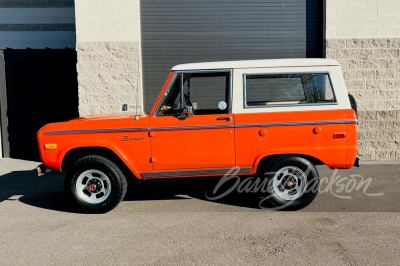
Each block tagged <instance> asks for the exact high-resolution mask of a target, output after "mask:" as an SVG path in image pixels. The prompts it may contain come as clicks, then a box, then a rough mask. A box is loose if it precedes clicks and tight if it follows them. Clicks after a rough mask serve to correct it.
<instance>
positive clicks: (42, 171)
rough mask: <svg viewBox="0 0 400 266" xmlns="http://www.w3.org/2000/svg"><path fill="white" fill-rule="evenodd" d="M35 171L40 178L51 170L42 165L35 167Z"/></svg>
mask: <svg viewBox="0 0 400 266" xmlns="http://www.w3.org/2000/svg"><path fill="white" fill-rule="evenodd" d="M36 170H37V171H38V176H42V175H44V174H45V173H48V172H50V171H51V169H49V168H47V167H46V166H45V165H44V164H40V165H38V167H36Z"/></svg>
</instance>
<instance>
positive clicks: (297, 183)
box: [272, 166, 308, 201]
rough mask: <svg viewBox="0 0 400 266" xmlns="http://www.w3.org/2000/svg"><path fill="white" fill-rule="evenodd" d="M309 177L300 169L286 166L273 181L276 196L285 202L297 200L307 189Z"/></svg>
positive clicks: (276, 174) (277, 173)
mask: <svg viewBox="0 0 400 266" xmlns="http://www.w3.org/2000/svg"><path fill="white" fill-rule="evenodd" d="M307 183H308V182H307V175H306V174H305V173H304V172H303V171H302V170H301V169H300V168H298V167H295V166H286V167H283V168H281V169H279V170H278V171H277V172H276V173H275V175H274V177H273V179H272V187H273V189H274V192H275V194H276V195H277V196H278V197H279V198H281V199H283V200H290V201H292V200H296V199H298V198H300V197H301V196H302V195H303V194H304V192H305V191H306V189H307Z"/></svg>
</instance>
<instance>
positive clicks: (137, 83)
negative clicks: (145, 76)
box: [135, 54, 140, 120]
mask: <svg viewBox="0 0 400 266" xmlns="http://www.w3.org/2000/svg"><path fill="white" fill-rule="evenodd" d="M139 77H140V54H139V57H138V73H137V77H136V115H135V120H139V115H138V101H139Z"/></svg>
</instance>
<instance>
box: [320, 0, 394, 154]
mask: <svg viewBox="0 0 400 266" xmlns="http://www.w3.org/2000/svg"><path fill="white" fill-rule="evenodd" d="M326 8H327V18H326V26H327V29H326V37H327V40H326V57H327V58H334V59H337V60H338V61H339V62H340V63H341V64H342V69H343V73H344V77H345V81H346V85H347V88H348V90H349V93H350V94H352V95H353V96H354V97H355V99H356V101H357V104H358V109H359V148H360V150H359V155H360V158H361V159H363V160H398V159H400V133H399V132H400V31H399V29H400V27H399V26H400V1H398V0H394V1H393V0H392V1H391V0H379V1H377V0H346V1H344V0H343V1H342V0H336V1H333V0H327V7H326Z"/></svg>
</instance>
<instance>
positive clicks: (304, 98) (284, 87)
mask: <svg viewBox="0 0 400 266" xmlns="http://www.w3.org/2000/svg"><path fill="white" fill-rule="evenodd" d="M245 84H246V107H263V106H265V107H267V106H273V105H291V104H293V105H300V104H310V103H336V99H335V95H334V93H333V88H332V85H331V82H330V78H329V75H328V74H277V75H276V74H271V75H270V74H257V75H245Z"/></svg>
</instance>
